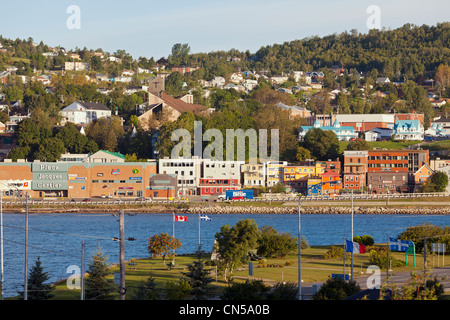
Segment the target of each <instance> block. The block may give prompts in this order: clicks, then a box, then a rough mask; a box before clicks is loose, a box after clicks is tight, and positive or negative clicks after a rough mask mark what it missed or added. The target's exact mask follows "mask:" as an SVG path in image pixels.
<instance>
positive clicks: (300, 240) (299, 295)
mask: <svg viewBox="0 0 450 320" xmlns="http://www.w3.org/2000/svg"><path fill="white" fill-rule="evenodd" d="M301 198H302V194H301V193H299V195H298V300H302V267H301V262H302V258H301V253H302V249H301V243H302V238H301V225H300V207H301V205H302V201H301ZM305 200H306V196H305Z"/></svg>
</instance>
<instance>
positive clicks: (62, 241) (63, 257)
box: [3, 214, 450, 297]
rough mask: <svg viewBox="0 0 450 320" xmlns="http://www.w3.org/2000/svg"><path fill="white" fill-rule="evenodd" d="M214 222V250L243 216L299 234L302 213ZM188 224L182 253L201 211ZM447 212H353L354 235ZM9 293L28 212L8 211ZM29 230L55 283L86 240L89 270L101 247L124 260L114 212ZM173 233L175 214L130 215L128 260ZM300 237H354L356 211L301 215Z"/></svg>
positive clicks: (223, 217) (207, 232)
mask: <svg viewBox="0 0 450 320" xmlns="http://www.w3.org/2000/svg"><path fill="white" fill-rule="evenodd" d="M208 216H209V217H210V218H212V221H205V222H201V224H200V241H201V243H202V249H203V250H205V251H211V249H212V247H213V244H214V235H215V234H216V232H219V231H220V228H221V226H223V225H226V224H229V225H231V226H232V225H234V224H236V223H237V222H238V221H239V220H241V219H253V220H254V221H255V222H256V224H257V225H258V226H259V227H262V226H268V225H271V226H273V227H274V228H275V229H277V230H278V231H279V232H283V233H284V232H288V233H291V234H292V235H293V236H295V237H296V236H297V235H298V216H297V215H294V214H291V215H290V214H274V215H271V214H253V215H252V214H208ZM187 217H188V219H187V221H186V222H175V237H176V238H178V239H180V241H181V243H182V247H181V248H180V249H179V250H177V253H179V254H183V253H193V252H195V250H196V249H197V248H198V242H199V221H198V215H194V214H188V215H187ZM449 222H450V216H448V215H363V214H360V215H357V214H355V215H354V216H353V227H354V235H355V236H356V235H366V234H367V235H371V236H372V237H373V238H374V240H375V242H382V243H384V242H385V241H386V237H387V236H388V235H389V236H391V237H395V236H397V235H398V234H400V233H401V232H402V231H404V230H406V228H407V227H408V226H414V225H419V224H422V223H430V224H433V225H438V226H447V225H449ZM3 225H4V295H5V297H8V296H15V295H16V294H17V291H18V290H23V283H24V263H25V262H24V261H25V258H24V257H25V254H24V253H25V215H23V214H4V216H3ZM28 226H29V231H28V244H29V249H28V267H29V268H31V266H33V265H34V264H35V262H36V259H37V257H38V256H39V257H40V260H41V262H42V266H43V267H44V271H47V272H48V273H49V276H50V281H52V282H53V281H56V280H60V279H64V278H67V277H69V276H70V275H72V273H67V268H68V267H69V266H72V265H77V266H79V267H81V246H82V241H84V242H85V259H86V261H85V268H86V269H87V268H88V265H89V260H88V259H89V258H90V257H91V255H92V254H93V253H94V252H95V251H96V250H97V248H98V247H99V246H100V247H101V250H102V252H103V253H104V254H105V255H106V256H107V257H108V263H110V264H113V263H118V262H119V242H117V241H112V238H113V237H119V220H118V218H117V217H114V216H113V215H111V214H30V215H29V222H28ZM161 232H166V233H168V234H172V233H173V222H172V214H138V215H134V216H129V215H125V238H129V237H133V238H136V241H126V243H125V259H126V260H129V259H131V258H144V257H148V253H147V238H148V237H150V236H153V235H154V234H159V233H161ZM301 235H302V236H305V237H306V240H307V241H308V243H309V244H310V245H330V244H341V243H343V241H344V239H343V238H344V237H345V238H347V239H350V238H351V215H327V214H320V215H309V214H302V216H301Z"/></svg>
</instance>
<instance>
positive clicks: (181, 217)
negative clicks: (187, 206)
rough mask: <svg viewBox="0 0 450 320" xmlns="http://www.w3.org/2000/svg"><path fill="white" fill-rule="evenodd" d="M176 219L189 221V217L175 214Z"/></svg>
mask: <svg viewBox="0 0 450 320" xmlns="http://www.w3.org/2000/svg"><path fill="white" fill-rule="evenodd" d="M174 219H175V221H187V217H186V216H177V215H174Z"/></svg>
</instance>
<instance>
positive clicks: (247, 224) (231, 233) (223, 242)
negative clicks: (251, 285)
mask: <svg viewBox="0 0 450 320" xmlns="http://www.w3.org/2000/svg"><path fill="white" fill-rule="evenodd" d="M259 235H260V231H259V229H258V226H257V225H256V223H255V221H254V220H253V219H245V220H240V221H239V222H238V223H236V225H234V226H233V227H230V225H228V224H227V225H224V226H222V227H221V228H220V232H218V233H216V236H215V238H216V241H217V243H216V248H215V249H216V251H217V253H218V256H219V261H220V264H219V268H220V271H221V272H223V275H224V279H225V281H227V279H228V275H230V276H231V274H232V273H233V271H234V270H236V268H238V267H239V266H240V265H242V264H243V263H245V262H246V261H247V259H248V253H249V251H251V250H254V249H256V248H257V241H258V238H259Z"/></svg>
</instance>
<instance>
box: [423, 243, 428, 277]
mask: <svg viewBox="0 0 450 320" xmlns="http://www.w3.org/2000/svg"><path fill="white" fill-rule="evenodd" d="M423 269H424V270H427V237H425V238H424V239H423Z"/></svg>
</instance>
